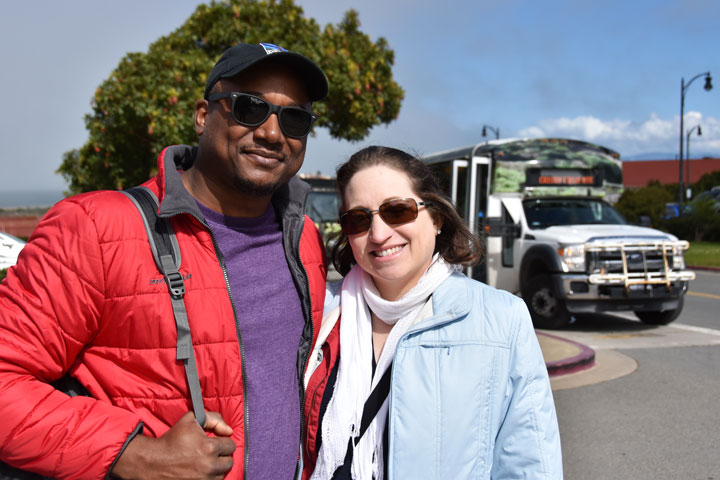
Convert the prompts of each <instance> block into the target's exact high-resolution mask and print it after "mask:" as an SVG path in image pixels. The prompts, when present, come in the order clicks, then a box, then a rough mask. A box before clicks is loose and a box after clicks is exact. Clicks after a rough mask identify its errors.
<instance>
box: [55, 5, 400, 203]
mask: <svg viewBox="0 0 720 480" xmlns="http://www.w3.org/2000/svg"><path fill="white" fill-rule="evenodd" d="M238 42H247V43H258V42H271V43H275V44H278V45H281V46H283V47H285V48H287V49H289V50H293V51H297V52H300V53H303V54H304V55H306V56H308V57H310V58H312V59H313V60H315V61H316V62H317V63H318V64H319V65H320V66H321V67H322V68H323V70H324V71H325V73H326V75H327V77H328V81H329V83H330V92H329V95H328V98H327V99H326V100H325V101H323V102H319V103H317V104H315V105H314V107H313V110H314V111H315V112H316V113H317V114H318V115H319V117H320V118H319V119H318V121H317V123H316V126H318V127H324V128H327V129H328V130H329V132H330V134H331V135H332V136H333V137H335V138H341V139H345V140H351V141H357V140H361V139H363V138H364V137H365V136H367V135H368V133H370V130H371V129H372V128H373V127H374V126H376V125H380V124H387V123H390V122H392V121H393V120H395V119H396V118H397V116H398V114H399V112H400V104H401V102H402V99H403V96H404V92H403V90H402V88H401V87H400V86H399V85H398V84H397V83H396V82H395V81H394V80H393V75H392V65H393V63H394V53H393V51H392V50H391V49H390V48H389V46H388V44H387V42H386V41H385V39H383V38H379V39H378V40H376V41H375V42H373V41H371V40H370V38H369V37H368V36H367V35H366V34H364V33H362V32H361V31H360V22H359V20H358V15H357V13H356V12H355V11H354V10H349V11H348V12H346V14H345V17H344V19H343V20H342V21H341V22H340V23H339V24H338V25H327V26H326V27H324V28H323V29H321V28H320V27H319V26H318V24H317V23H316V22H315V21H314V20H313V19H310V18H305V16H304V13H303V10H302V8H301V7H299V6H297V5H295V4H294V3H293V1H292V0H266V1H260V0H224V1H218V2H214V1H213V2H211V3H210V4H201V5H199V6H198V7H197V9H196V10H195V12H194V13H193V14H192V15H191V16H190V18H188V19H187V20H186V21H185V23H184V24H183V25H182V26H180V27H179V28H178V29H177V30H175V31H174V32H172V33H171V34H169V35H167V36H164V37H161V38H160V39H158V40H157V41H155V42H154V43H153V44H151V45H150V47H149V49H148V51H147V53H129V54H127V55H126V56H125V57H124V58H123V59H122V60H121V61H120V64H119V65H118V66H117V67H116V68H115V70H114V71H113V72H112V73H111V74H110V77H109V78H108V79H107V80H105V81H104V82H103V83H102V84H101V85H100V87H99V88H98V89H97V90H96V91H95V94H94V96H93V100H92V112H91V113H89V114H88V115H86V116H85V125H86V128H87V130H88V132H89V138H88V141H87V143H85V145H83V146H82V147H80V148H78V149H75V150H71V151H69V152H66V153H65V154H64V156H63V161H62V164H61V165H60V167H59V168H58V172H59V173H61V174H62V175H63V177H65V179H66V180H67V181H68V182H69V184H70V193H73V194H74V193H80V192H85V191H89V190H96V189H122V188H125V187H128V186H131V185H135V184H138V183H141V182H143V181H145V180H147V179H148V178H149V177H150V176H151V175H153V174H154V173H155V171H156V167H155V165H156V163H155V158H156V157H157V155H158V154H159V153H160V151H161V150H162V149H163V148H164V147H165V146H167V145H173V144H179V143H186V144H194V143H196V142H197V137H196V135H195V131H194V127H193V112H194V106H195V102H196V100H198V99H200V98H202V96H203V90H204V87H205V81H206V78H207V75H208V73H209V72H210V70H211V69H212V67H213V65H214V64H215V62H216V61H217V59H218V58H219V57H220V55H221V54H222V52H223V51H225V49H227V48H229V47H231V46H232V45H235V44H237V43H238Z"/></svg>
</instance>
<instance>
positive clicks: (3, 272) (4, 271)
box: [0, 268, 7, 282]
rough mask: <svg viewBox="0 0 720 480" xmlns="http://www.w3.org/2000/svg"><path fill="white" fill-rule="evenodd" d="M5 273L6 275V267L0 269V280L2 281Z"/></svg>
mask: <svg viewBox="0 0 720 480" xmlns="http://www.w3.org/2000/svg"><path fill="white" fill-rule="evenodd" d="M6 275H7V268H4V269H2V270H0V282H2V281H3V279H4V278H5V276H6Z"/></svg>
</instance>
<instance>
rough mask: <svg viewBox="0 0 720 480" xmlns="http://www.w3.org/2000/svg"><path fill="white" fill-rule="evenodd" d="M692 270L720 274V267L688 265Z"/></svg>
mask: <svg viewBox="0 0 720 480" xmlns="http://www.w3.org/2000/svg"><path fill="white" fill-rule="evenodd" d="M687 268H689V269H690V270H705V271H707V272H720V267H703V266H700V265H688V266H687Z"/></svg>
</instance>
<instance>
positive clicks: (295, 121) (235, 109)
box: [208, 92, 317, 138]
mask: <svg viewBox="0 0 720 480" xmlns="http://www.w3.org/2000/svg"><path fill="white" fill-rule="evenodd" d="M222 98H231V99H232V117H233V119H234V120H235V121H236V122H237V123H239V124H240V125H245V126H246V127H257V126H258V125H262V124H263V123H265V120H267V119H268V117H269V116H270V114H271V113H275V114H277V117H278V123H279V124H280V130H282V132H283V134H285V136H286V137H292V138H303V137H305V136H307V134H308V133H310V128H312V125H313V122H315V120H316V119H317V115H315V114H313V113H312V112H308V111H307V110H304V109H302V108H297V107H281V106H280V105H275V104H274V103H270V102H268V101H267V100H264V99H262V98H260V97H256V96H255V95H250V94H249V93H240V92H221V93H213V94H212V95H210V96H208V101H210V102H217V101H218V100H220V99H222Z"/></svg>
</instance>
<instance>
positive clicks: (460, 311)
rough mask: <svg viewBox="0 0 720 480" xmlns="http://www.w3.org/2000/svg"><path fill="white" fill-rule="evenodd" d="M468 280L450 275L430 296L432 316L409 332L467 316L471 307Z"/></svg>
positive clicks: (456, 273) (462, 276)
mask: <svg viewBox="0 0 720 480" xmlns="http://www.w3.org/2000/svg"><path fill="white" fill-rule="evenodd" d="M467 280H468V278H467V277H466V276H465V275H463V274H462V273H459V272H455V273H453V274H452V275H450V276H449V277H448V278H447V280H445V281H444V282H443V283H442V284H441V285H440V286H439V287H438V288H436V289H435V291H434V292H433V294H432V311H433V315H432V316H431V317H429V318H425V319H423V320H421V321H419V322H418V323H416V324H415V325H413V326H412V327H411V328H410V329H409V330H408V333H409V332H414V331H418V330H425V329H428V328H432V327H435V326H438V325H441V324H443V323H447V322H451V321H453V320H455V319H457V318H460V317H463V316H465V315H467V313H468V312H469V311H470V306H471V295H470V286H469V285H468V281H467Z"/></svg>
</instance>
